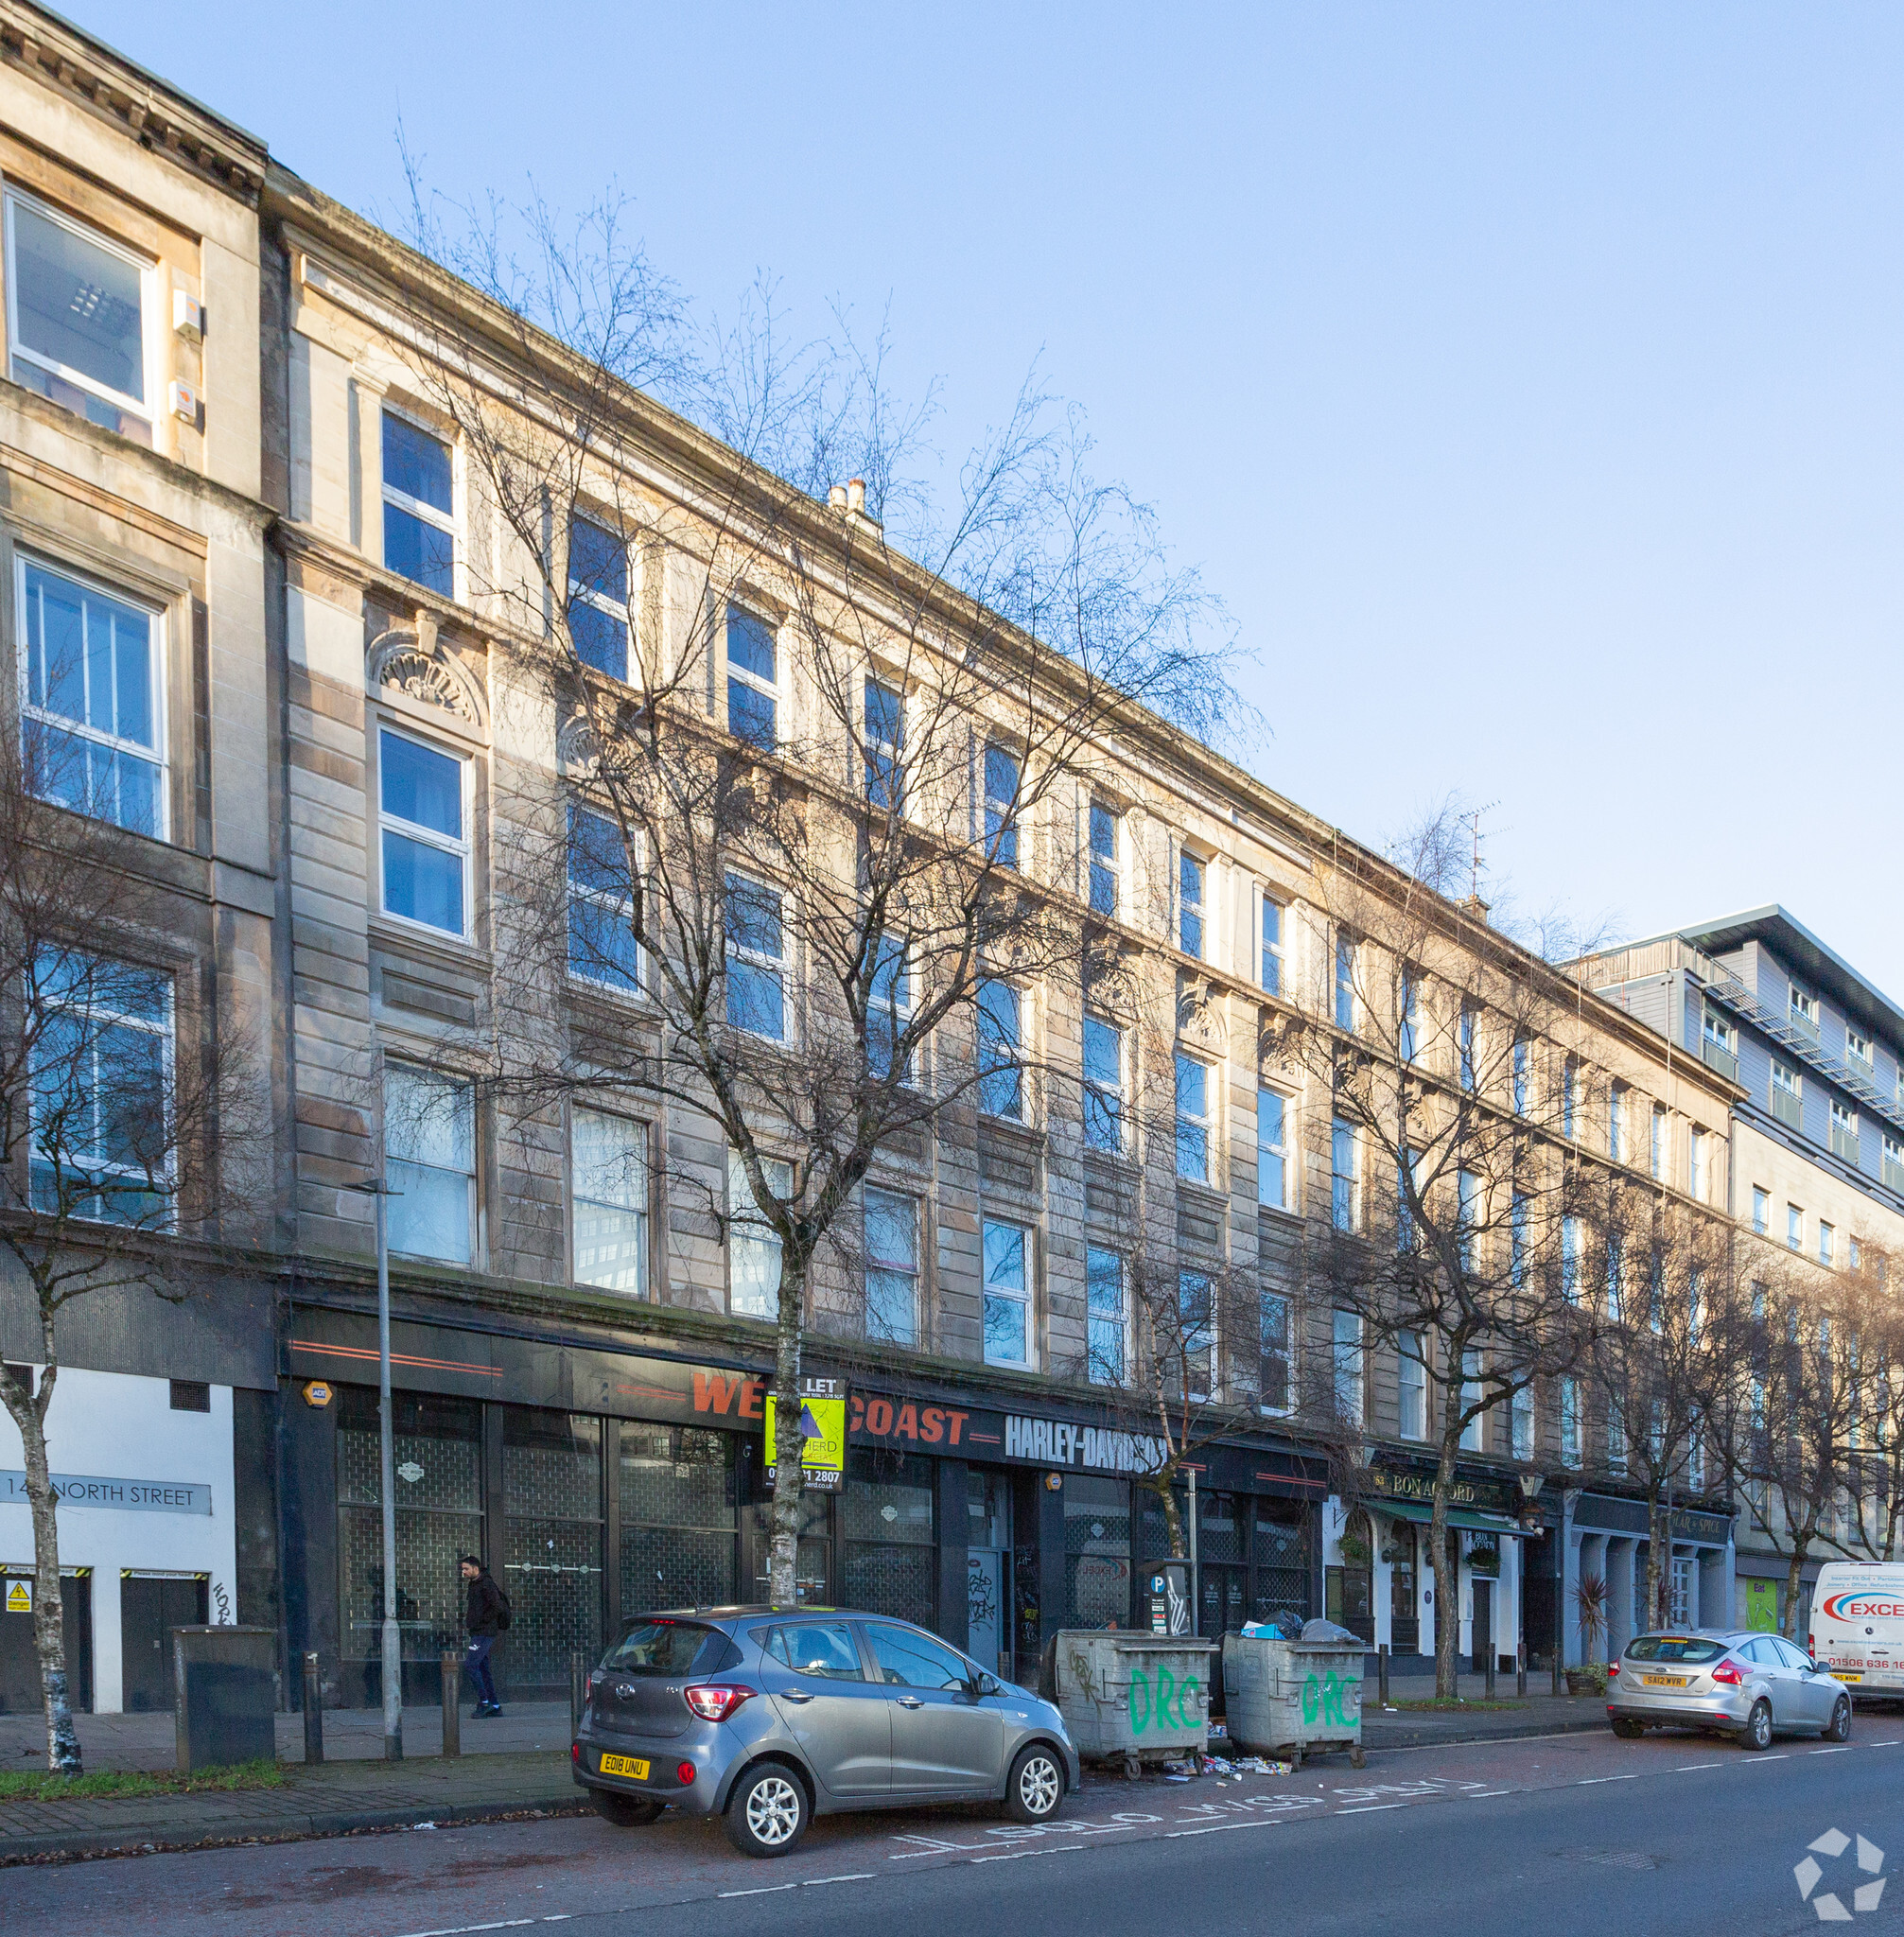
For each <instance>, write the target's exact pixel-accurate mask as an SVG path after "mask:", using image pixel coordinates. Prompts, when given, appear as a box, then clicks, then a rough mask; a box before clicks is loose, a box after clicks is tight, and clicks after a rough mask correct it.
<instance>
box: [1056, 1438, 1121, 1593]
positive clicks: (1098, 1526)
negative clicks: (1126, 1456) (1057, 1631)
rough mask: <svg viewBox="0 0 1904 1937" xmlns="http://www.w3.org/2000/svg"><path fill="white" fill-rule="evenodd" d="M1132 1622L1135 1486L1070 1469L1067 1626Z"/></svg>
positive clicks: (1066, 1514)
mask: <svg viewBox="0 0 1904 1937" xmlns="http://www.w3.org/2000/svg"><path fill="white" fill-rule="evenodd" d="M1129 1622H1130V1488H1129V1487H1128V1485H1127V1484H1126V1482H1125V1481H1123V1480H1118V1479H1102V1478H1098V1477H1096V1476H1095V1475H1082V1474H1068V1475H1066V1476H1065V1481H1064V1617H1063V1620H1062V1622H1061V1624H1060V1625H1062V1626H1064V1627H1066V1628H1109V1627H1110V1626H1111V1625H1113V1623H1114V1624H1115V1625H1116V1626H1117V1627H1120V1628H1123V1627H1127V1626H1128V1625H1129Z"/></svg>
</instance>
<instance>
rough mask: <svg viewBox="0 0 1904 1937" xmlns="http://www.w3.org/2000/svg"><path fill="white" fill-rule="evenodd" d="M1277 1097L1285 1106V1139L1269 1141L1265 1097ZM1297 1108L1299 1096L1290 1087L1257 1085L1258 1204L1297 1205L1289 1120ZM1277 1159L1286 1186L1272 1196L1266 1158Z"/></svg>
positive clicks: (1285, 1207)
mask: <svg viewBox="0 0 1904 1937" xmlns="http://www.w3.org/2000/svg"><path fill="white" fill-rule="evenodd" d="M1265 1096H1273V1097H1275V1098H1276V1100H1277V1102H1279V1103H1280V1104H1281V1105H1282V1106H1283V1111H1282V1115H1283V1141H1282V1142H1281V1143H1267V1142H1266V1141H1265V1139H1264V1135H1263V1099H1264V1097H1265ZM1295 1108H1296V1099H1295V1098H1294V1097H1293V1096H1291V1095H1290V1094H1289V1092H1288V1091H1286V1090H1279V1089H1278V1088H1277V1087H1276V1086H1275V1084H1273V1083H1258V1084H1257V1086H1256V1202H1257V1205H1258V1207H1259V1208H1260V1207H1263V1206H1266V1207H1267V1208H1268V1209H1269V1210H1271V1211H1293V1210H1295V1208H1296V1207H1295V1205H1294V1204H1292V1203H1291V1202H1290V1201H1289V1199H1290V1195H1291V1193H1290V1189H1289V1185H1290V1181H1291V1175H1292V1174H1291V1170H1290V1164H1289V1144H1290V1141H1291V1140H1290V1136H1289V1119H1290V1117H1291V1115H1292V1113H1293V1112H1294V1110H1295ZM1266 1157H1268V1158H1271V1159H1273V1160H1275V1162H1276V1164H1277V1166H1278V1171H1279V1174H1280V1176H1281V1178H1282V1180H1283V1182H1282V1188H1281V1189H1280V1190H1278V1191H1277V1192H1276V1194H1275V1195H1273V1196H1271V1195H1269V1194H1268V1193H1267V1192H1266V1189H1265V1187H1264V1178H1265V1174H1266V1170H1267V1165H1266V1162H1265V1158H1266Z"/></svg>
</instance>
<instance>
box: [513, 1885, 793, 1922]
mask: <svg viewBox="0 0 1904 1937" xmlns="http://www.w3.org/2000/svg"><path fill="white" fill-rule="evenodd" d="M799 1887H800V1886H799V1885H798V1884H797V1883H763V1884H761V1885H760V1888H759V1889H758V1890H722V1891H717V1892H716V1893H715V1899H716V1901H717V1902H718V1901H719V1900H720V1899H721V1898H723V1897H729V1896H777V1895H778V1894H779V1893H780V1892H781V1891H783V1890H797V1889H799ZM524 1921H525V1922H526V1921H527V1919H524Z"/></svg>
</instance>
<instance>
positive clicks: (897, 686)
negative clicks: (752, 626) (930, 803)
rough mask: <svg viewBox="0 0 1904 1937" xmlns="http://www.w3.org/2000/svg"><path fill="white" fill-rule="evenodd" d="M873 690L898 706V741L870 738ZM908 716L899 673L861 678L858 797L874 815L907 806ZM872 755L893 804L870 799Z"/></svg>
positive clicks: (880, 672) (906, 695)
mask: <svg viewBox="0 0 1904 1937" xmlns="http://www.w3.org/2000/svg"><path fill="white" fill-rule="evenodd" d="M779 664H780V654H779V650H778V647H777V646H776V649H775V653H774V666H775V670H776V671H777V670H778V669H779ZM755 684H756V685H758V684H759V682H758V681H756V682H755ZM875 688H878V689H879V690H880V691H881V692H882V693H885V694H888V695H889V696H890V697H891V698H892V699H894V700H896V701H898V703H899V713H900V737H899V739H898V740H897V741H893V740H875V739H874V738H873V729H872V720H871V718H870V715H871V712H872V707H871V704H870V702H871V698H872V693H873V689H875ZM911 712H912V696H911V694H910V693H909V691H908V690H907V688H906V682H905V681H904V680H903V679H901V678H900V676H899V674H898V673H896V672H884V671H883V670H882V669H881V668H878V667H872V668H869V669H868V670H867V671H866V672H865V673H863V674H862V675H861V678H860V738H861V741H862V742H863V752H864V763H863V770H862V772H861V775H860V785H861V797H862V798H863V799H864V800H865V802H866V803H867V804H868V805H869V806H870V807H872V808H873V809H874V811H876V812H881V813H883V812H885V811H888V809H889V808H892V807H895V806H896V807H897V808H898V809H899V811H900V812H901V813H904V812H905V810H906V806H907V788H906V767H905V757H906V727H907V724H909V718H910V715H911ZM778 717H779V716H778V714H776V715H775V718H776V719H778ZM875 755H877V756H878V758H879V759H881V760H882V761H883V762H884V763H885V767H886V774H887V784H890V785H891V786H892V787H893V788H894V790H895V791H896V793H897V795H898V797H897V799H896V800H893V801H879V800H875V799H874V797H873V776H872V774H871V772H870V771H866V770H867V769H870V768H871V767H872V765H873V761H874V757H875Z"/></svg>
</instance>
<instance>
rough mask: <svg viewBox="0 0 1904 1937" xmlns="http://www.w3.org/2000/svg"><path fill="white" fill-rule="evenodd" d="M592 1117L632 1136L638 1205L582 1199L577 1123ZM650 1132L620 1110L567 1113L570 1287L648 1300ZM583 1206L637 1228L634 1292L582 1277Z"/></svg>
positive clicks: (587, 1108) (579, 1107)
mask: <svg viewBox="0 0 1904 1937" xmlns="http://www.w3.org/2000/svg"><path fill="white" fill-rule="evenodd" d="M582 1117H592V1118H594V1119H596V1120H597V1121H598V1122H602V1123H612V1124H620V1125H623V1126H626V1127H627V1128H628V1129H629V1130H631V1131H633V1132H634V1142H635V1146H636V1149H637V1151H638V1155H639V1158H640V1163H641V1201H640V1202H639V1203H638V1204H635V1205H629V1204H616V1203H611V1202H609V1201H608V1200H607V1199H606V1198H603V1197H584V1196H583V1195H581V1194H580V1192H579V1191H578V1189H577V1175H576V1152H577V1148H578V1141H579V1140H578V1137H577V1129H578V1119H579V1118H582ZM652 1141H653V1132H652V1128H651V1126H650V1125H649V1124H648V1123H646V1122H645V1121H644V1120H642V1119H641V1118H639V1117H632V1116H624V1115H622V1114H621V1113H620V1111H619V1110H613V1109H597V1108H594V1106H593V1105H590V1104H581V1103H578V1104H575V1105H573V1106H572V1107H571V1108H570V1109H569V1112H568V1281H569V1283H571V1284H581V1285H587V1286H589V1287H590V1288H591V1289H594V1290H599V1291H608V1292H612V1293H614V1294H615V1295H616V1296H618V1297H621V1298H631V1299H633V1300H636V1301H637V1302H638V1303H646V1302H647V1300H648V1281H649V1271H648V1246H649V1239H650V1233H651V1231H652V1230H653V1194H654V1173H653V1152H652ZM585 1205H586V1206H588V1207H590V1208H592V1209H596V1210H601V1211H607V1212H612V1213H617V1214H618V1215H620V1216H623V1217H633V1218H635V1219H636V1220H637V1224H636V1251H635V1276H636V1284H635V1289H634V1290H633V1291H629V1290H627V1289H626V1288H625V1287H623V1286H621V1285H616V1284H604V1283H603V1282H602V1280H601V1279H599V1278H585V1277H583V1276H582V1273H581V1270H580V1268H579V1265H578V1262H577V1256H576V1253H577V1250H578V1248H579V1232H580V1225H581V1216H580V1213H581V1211H582V1209H583V1207H584V1206H585Z"/></svg>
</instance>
